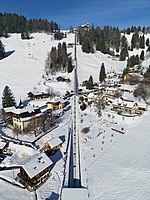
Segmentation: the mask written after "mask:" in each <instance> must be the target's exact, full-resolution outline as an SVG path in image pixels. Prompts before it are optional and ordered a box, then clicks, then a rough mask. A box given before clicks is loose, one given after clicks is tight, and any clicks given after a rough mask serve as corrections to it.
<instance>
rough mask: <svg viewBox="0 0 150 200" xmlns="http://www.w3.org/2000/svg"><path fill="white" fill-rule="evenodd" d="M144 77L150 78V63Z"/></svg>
mask: <svg viewBox="0 0 150 200" xmlns="http://www.w3.org/2000/svg"><path fill="white" fill-rule="evenodd" d="M144 77H145V78H149V79H150V65H149V67H148V69H147V71H146V72H145V74H144Z"/></svg>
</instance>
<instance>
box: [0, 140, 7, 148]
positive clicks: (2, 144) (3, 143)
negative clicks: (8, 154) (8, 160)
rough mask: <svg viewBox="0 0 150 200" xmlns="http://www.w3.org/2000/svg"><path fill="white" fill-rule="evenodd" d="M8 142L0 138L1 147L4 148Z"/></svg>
mask: <svg viewBox="0 0 150 200" xmlns="http://www.w3.org/2000/svg"><path fill="white" fill-rule="evenodd" d="M6 144H7V142H4V141H2V140H0V149H4V147H5V146H6Z"/></svg>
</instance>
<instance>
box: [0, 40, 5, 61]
mask: <svg viewBox="0 0 150 200" xmlns="http://www.w3.org/2000/svg"><path fill="white" fill-rule="evenodd" d="M4 57H5V49H4V46H3V43H2V42H1V40H0V60H1V59H3V58H4Z"/></svg>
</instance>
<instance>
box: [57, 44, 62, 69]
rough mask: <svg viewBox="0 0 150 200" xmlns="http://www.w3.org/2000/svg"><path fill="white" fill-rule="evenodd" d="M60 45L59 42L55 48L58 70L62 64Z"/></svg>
mask: <svg viewBox="0 0 150 200" xmlns="http://www.w3.org/2000/svg"><path fill="white" fill-rule="evenodd" d="M61 48H62V46H61V43H58V49H57V69H58V71H60V70H61V65H62V49H61Z"/></svg>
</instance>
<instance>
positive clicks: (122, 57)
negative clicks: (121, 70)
mask: <svg viewBox="0 0 150 200" xmlns="http://www.w3.org/2000/svg"><path fill="white" fill-rule="evenodd" d="M127 56H128V49H127V44H126V45H125V46H124V47H123V48H122V49H121V52H120V58H119V60H120V61H124V60H126V57H127Z"/></svg>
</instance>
